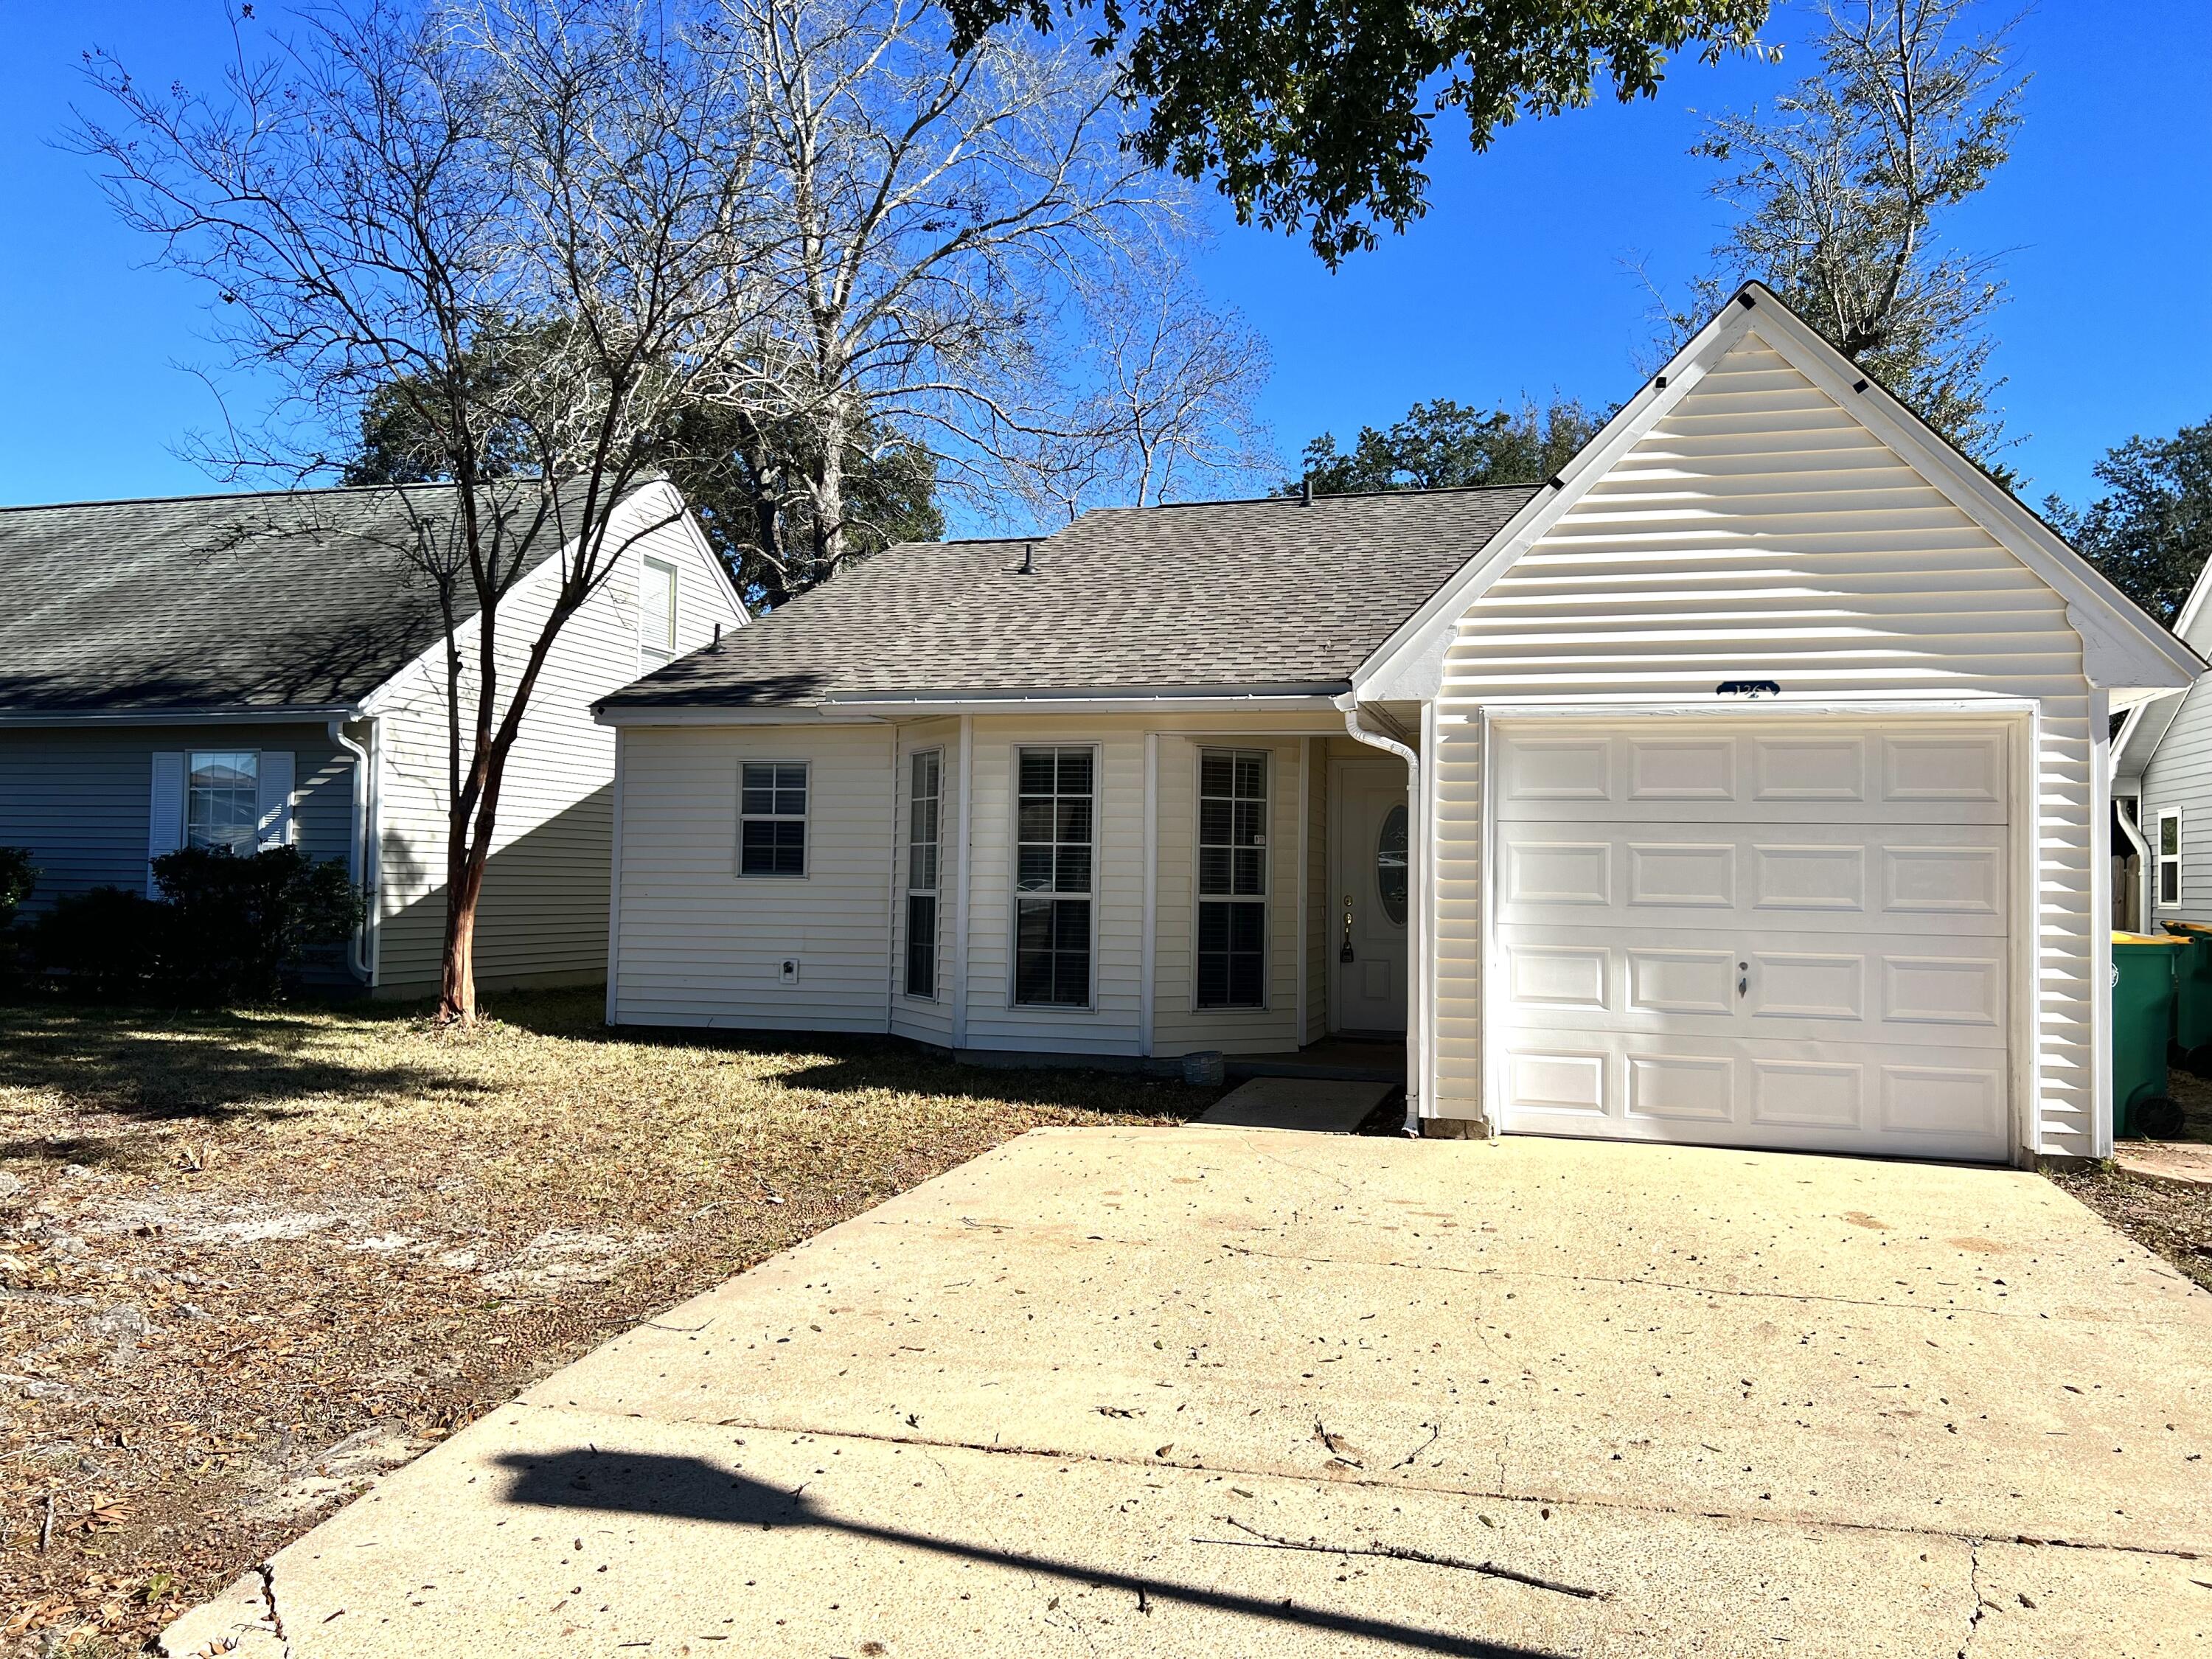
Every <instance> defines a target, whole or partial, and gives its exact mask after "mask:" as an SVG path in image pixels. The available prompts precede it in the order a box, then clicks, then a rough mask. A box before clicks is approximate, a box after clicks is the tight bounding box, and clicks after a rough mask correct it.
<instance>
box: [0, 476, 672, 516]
mask: <svg viewBox="0 0 2212 1659" xmlns="http://www.w3.org/2000/svg"><path fill="white" fill-rule="evenodd" d="M485 482H486V483H488V484H491V485H494V486H496V485H499V484H504V483H518V484H528V483H542V482H543V480H542V479H539V478H536V477H530V478H511V479H510V478H497V479H487V480H485ZM641 482H642V481H641ZM459 488H460V486H459V484H457V483H453V482H452V481H451V480H447V481H444V482H440V481H437V480H435V479H426V480H423V481H422V482H419V483H374V484H319V485H317V486H315V487H314V488H313V489H210V490H202V491H198V492H196V493H193V494H189V495H112V496H106V497H100V498H96V499H91V500H86V501H13V502H0V513H62V512H67V511H69V510H70V509H71V508H74V507H164V506H167V505H168V504H169V503H171V502H174V501H279V500H285V501H289V500H291V499H293V498H295V497H296V496H301V495H368V494H369V493H371V492H372V491H375V490H406V489H459Z"/></svg>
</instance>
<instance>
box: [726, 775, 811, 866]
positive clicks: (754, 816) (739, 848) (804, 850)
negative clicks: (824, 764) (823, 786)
mask: <svg viewBox="0 0 2212 1659" xmlns="http://www.w3.org/2000/svg"><path fill="white" fill-rule="evenodd" d="M748 766H796V767H797V768H799V770H800V772H801V773H802V774H804V775H805V779H806V785H805V787H806V810H805V811H804V812H800V813H798V814H796V815H795V816H794V815H793V814H792V813H789V812H748V811H745V768H747V767H748ZM737 784H738V834H737V845H736V846H735V848H732V851H733V852H734V853H735V854H736V863H737V876H738V880H739V881H807V880H811V879H812V878H813V875H814V763H813V762H811V761H807V760H799V759H796V758H790V759H786V758H782V757H770V756H766V755H749V756H746V757H744V758H743V759H741V760H739V761H738V778H737ZM748 822H758V823H794V822H795V823H798V824H799V868H798V870H797V871H796V872H793V871H788V870H748V869H746V868H745V825H746V823H748Z"/></svg>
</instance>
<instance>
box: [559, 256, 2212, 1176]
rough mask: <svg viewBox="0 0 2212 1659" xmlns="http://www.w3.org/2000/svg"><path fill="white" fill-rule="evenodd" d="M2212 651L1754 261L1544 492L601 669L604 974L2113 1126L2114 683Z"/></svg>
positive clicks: (1029, 555)
mask: <svg viewBox="0 0 2212 1659" xmlns="http://www.w3.org/2000/svg"><path fill="white" fill-rule="evenodd" d="M2201 671H2203V663H2202V662H2201V661H2200V659H2198V658H2197V655H2196V654H2195V653H2193V652H2192V651H2191V650H2190V649H2189V648H2188V647H2185V645H2183V644H2182V643H2181V642H2180V641H2178V640H2176V639H2175V638H2173V637H2172V635H2170V634H2168V633H2167V632H2166V629H2163V628H2161V627H2160V626H2159V625H2158V624H2157V623H2154V622H2153V621H2152V620H2151V619H2150V618H2149V617H2147V616H2145V615H2144V614H2143V613H2142V611H2139V610H2138V609H2137V608H2136V606H2135V605H2132V604H2130V602H2129V601H2128V600H2127V599H2125V598H2124V597H2123V596H2122V595H2121V594H2120V593H2119V592H2118V591H2117V590H2115V589H2114V588H2112V586H2110V585H2109V584H2108V583H2106V581H2105V580H2103V579H2102V578H2101V577H2100V576H2099V575H2097V574H2095V573H2094V572H2093V571H2092V570H2091V569H2090V568H2088V567H2087V565H2086V564H2085V563H2084V562H2082V561H2081V559H2080V558H2079V557H2078V556H2076V555H2075V553H2073V552H2072V551H2071V550H2069V548H2067V547H2066V546H2065V545H2064V544H2063V543H2062V542H2061V541H2060V540H2059V539H2058V538H2057V537H2056V536H2055V535H2054V534H2053V533H2052V532H2051V531H2050V530H2049V529H2048V528H2047V527H2045V526H2044V525H2043V524H2042V522H2041V521H2040V520H2038V519H2037V518H2035V517H2034V515H2033V514H2032V513H2028V512H2027V510H2026V509H2024V508H2023V507H2021V506H2020V504H2019V503H2018V502H2017V501H2015V500H2014V499H2013V498H2012V497H2011V496H2010V495H2008V494H2007V493H2006V492H2005V491H2004V490H2003V489H2001V488H1999V487H1998V486H1997V485H1996V484H1995V483H1993V482H1992V481H1991V480H1990V478H1989V477H1987V476H1985V475H1984V473H1983V472H1982V471H1979V470H1978V469H1977V468H1976V467H1974V466H1973V465H1971V464H1970V463H1968V462H1966V460H1965V459H1963V458H1962V457H1960V455H1959V454H1958V453H1956V452H1954V450H1952V449H1951V448H1949V447H1948V446H1946V445H1945V444H1943V443H1942V441H1939V440H1937V439H1936V437H1935V436H1934V435H1932V434H1930V433H1929V431H1928V430H1927V429H1926V428H1924V427H1923V426H1922V425H1921V424H1920V423H1919V422H1917V421H1916V420H1915V419H1914V418H1913V417H1912V416H1911V415H1909V414H1908V413H1906V412H1905V410H1904V409H1903V408H1902V407H1901V406H1900V405H1899V404H1897V403H1896V402H1895V401H1894V400H1893V399H1892V398H1890V397H1889V396H1888V395H1887V393H1886V392H1884V391H1883V390H1882V389H1881V387H1879V386H1875V385H1874V384H1872V383H1871V382H1870V381H1869V380H1867V379H1866V378H1865V377H1864V376H1863V375H1862V374H1860V373H1859V372H1858V371H1857V369H1855V368H1853V367H1852V366H1851V365H1850V363H1849V362H1847V361H1845V360H1844V358H1843V357H1841V356H1838V354H1837V353H1836V352H1834V351H1833V350H1832V349H1830V348H1829V347H1828V346H1827V345H1826V344H1825V343H1822V342H1821V340H1820V338H1819V337H1817V336H1815V335H1814V333H1813V331H1811V330H1810V329H1808V327H1806V326H1805V325H1804V324H1802V322H1801V321H1800V320H1799V319H1796V317H1794V316H1793V315H1791V314H1790V312H1789V311H1788V310H1787V309H1786V308H1785V307H1784V306H1783V305H1782V304H1781V303H1780V301H1778V300H1777V299H1776V298H1775V296H1774V295H1772V294H1771V293H1769V292H1768V291H1767V290H1765V289H1763V288H1760V287H1758V286H1756V285H1753V286H1750V287H1747V288H1746V289H1744V290H1742V292H1741V293H1740V294H1739V295H1736V296H1735V299H1734V300H1732V301H1731V302H1730V303H1729V305H1728V306H1727V307H1725V308H1724V310H1723V312H1722V313H1721V314H1720V315H1718V316H1717V317H1716V318H1714V319H1712V321H1711V323H1709V324H1708V325H1706V326H1705V328H1704V329H1703V330H1701V331H1699V333H1698V335H1697V336H1696V337H1694V338H1693V339H1692V340H1691V341H1690V342H1689V343H1688V344H1687V345H1686V346H1685V347H1684V348H1683V349H1682V350H1681V351H1680V353H1678V354H1677V355H1676V356H1675V357H1674V359H1673V361H1671V362H1668V364H1667V366H1666V367H1665V368H1664V369H1663V370H1662V372H1661V373H1659V374H1656V375H1655V376H1654V377H1653V378H1652V379H1651V380H1650V381H1649V382H1648V383H1646V384H1645V385H1644V386H1642V387H1641V388H1639V389H1638V391H1637V392H1636V393H1635V394H1634V395H1633V396H1632V398H1630V399H1629V400H1628V402H1627V403H1626V404H1625V405H1624V406H1623V407H1622V409H1621V410H1620V413H1619V414H1618V415H1617V416H1615V417H1614V418H1613V420H1612V421H1611V422H1610V423H1609V424H1607V426H1606V428H1604V429H1603V430H1602V431H1601V433H1599V435H1597V436H1596V437H1595V439H1593V440H1592V441H1591V442H1590V443H1589V446H1588V447H1586V448H1585V449H1584V450H1583V452H1582V453H1580V454H1578V455H1577V457H1576V458H1575V459H1574V460H1573V462H1572V463H1571V464H1570V465H1568V466H1566V467H1565V469H1564V470H1563V471H1561V473H1560V475H1559V477H1556V478H1553V479H1552V480H1550V481H1548V482H1547V483H1545V484H1543V485H1540V486H1536V487H1534V488H1514V489H1491V490H1476V491H1439V492H1433V493H1427V494H1405V495H1353V496H1337V497H1329V496H1321V497H1316V498H1313V499H1311V500H1310V501H1304V502H1302V501H1297V500H1290V499H1277V500H1267V501H1235V502H1218V503H1211V504H1204V505H1194V506H1188V507H1155V508H1149V509H1142V510H1133V511H1109V512H1097V513H1091V514H1089V515H1087V516H1085V517H1084V518H1083V519H1081V520H1079V521H1078V522H1076V523H1075V524H1073V525H1072V526H1069V527H1068V528H1066V529H1064V530H1062V531H1060V532H1058V533H1057V534H1055V535H1053V536H1050V537H1048V538H1043V539H1041V540H1038V541H1036V542H1035V543H1034V544H1030V543H1024V542H1018V541H1017V542H1004V541H983V542H978V541H964V542H952V543H947V544H941V545H908V546H901V547H897V548H895V549H892V550H890V551H888V552H886V553H884V555H882V556H879V557H878V558H876V559H873V560H871V561H869V562H866V563H865V564H862V565H860V567H859V568H856V569H854V570H852V571H850V572H848V573H847V574H842V575H841V576H840V577H838V578H837V579H836V580H834V581H832V582H830V583H829V584H827V585H826V586H823V588H821V589H820V590H818V591H817V592H813V593H811V594H808V595H806V596H805V597H804V598H802V599H799V600H797V601H795V602H793V604H791V605H787V606H786V607H784V608H783V609H781V610H780V611H775V612H773V613H771V614H769V616H767V617H763V618H762V619H760V620H759V621H757V622H756V623H755V624H754V625H753V626H752V627H750V628H748V629H745V630H744V631H743V632H742V633H739V634H736V635H726V636H725V637H724V639H723V640H722V641H721V643H720V646H719V647H713V648H710V649H708V650H707V651H704V652H702V653H695V654H693V655H691V656H690V657H688V658H686V659H683V660H682V661H680V662H678V663H676V664H673V665H671V666H669V667H668V668H665V669H663V670H661V671H659V672H658V673H655V674H652V675H649V676H647V677H646V678H643V679H641V680H640V681H639V682H637V683H636V684H633V685H631V686H629V687H627V688H625V689H624V690H622V691H620V692H617V693H616V694H614V695H613V696H610V697H608V698H606V699H605V700H604V701H603V702H602V703H601V704H600V714H599V718H600V719H601V720H604V721H605V722H606V723H607V724H609V725H610V726H612V727H613V728H614V729H615V730H616V731H617V732H618V733H619V736H620V744H619V748H618V750H617V771H616V854H615V866H616V879H615V885H614V894H613V915H612V927H611V948H610V956H609V973H608V979H609V983H608V993H607V1003H608V1018H609V1019H610V1020H611V1021H612V1022H614V1023H616V1024H622V1025H659V1026H733V1027H757V1028H772V1029H778V1030H862V1031H887V1032H892V1033H897V1034H900V1035H902V1036H908V1037H910V1038H913V1039H915V1040H917V1041H919V1042H926V1043H930V1044H933V1045H936V1046H938V1047H939V1048H947V1049H951V1050H953V1051H955V1052H956V1053H960V1054H973V1055H975V1056H977V1057H982V1058H991V1057H997V1058H1005V1057H1006V1056H1010V1055H1011V1056H1018V1055H1023V1054H1033V1055H1052V1056H1068V1055H1077V1054H1081V1055H1089V1056H1096V1057H1099V1058H1102V1059H1105V1060H1110V1061H1113V1062H1115V1063H1121V1064H1131V1065H1136V1064H1144V1063H1146V1061H1148V1060H1150V1061H1154V1062H1157V1061H1159V1060H1166V1059H1169V1058H1171V1057H1173V1056H1176V1055H1178V1054H1185V1053H1188V1052H1190V1051H1193V1050H1198V1049H1218V1050H1221V1051H1223V1052H1224V1053H1226V1054H1285V1053H1291V1052H1294V1051H1297V1050H1298V1049H1300V1048H1306V1047H1308V1046H1310V1045H1312V1044H1315V1043H1316V1042H1321V1041H1322V1040H1324V1039H1325V1038H1327V1037H1328V1036H1329V1035H1330V1034H1331V1033H1363V1032H1364V1033H1383V1032H1388V1033H1398V1032H1402V1033H1403V1037H1404V1042H1405V1049H1404V1054H1405V1060H1406V1074H1407V1113H1408V1118H1409V1127H1414V1126H1419V1127H1421V1128H1422V1129H1425V1131H1427V1132H1429V1133H1497V1132H1499V1131H1508V1132H1510V1131H1534V1132H1541V1133H1558V1134H1568V1135H1586V1136H1605V1137H1613V1138H1619V1139H1642V1140H1659V1141H1676V1142H1682V1141H1689V1142H1709V1143H1716V1144H1723V1145H1730V1146H1766V1147H1783V1148H1801V1149H1817V1150H1824V1151H1832V1152H1868V1153H1881V1154H1892V1155H1903V1156H1918V1157H1926V1158H1958V1159H1974V1160H1986V1161H1990V1162H2005V1161H2015V1160H2021V1159H2024V1158H2028V1157H2031V1156H2034V1155H2039V1154H2048V1155H2056V1156H2065V1157H2083V1156H2095V1155H2099V1154H2101V1153H2102V1152H2104V1151H2105V1149H2106V1146H2107V1145H2108V1144H2109V1139H2110V1124H2109V1117H2108V1113H2107V1111H2106V1109H2105V1107H2104V1105H2103V1103H2104V1101H2105V1098H2106V1093H2107V1089H2106V1079H2107V1078H2108V1075H2109V1072H2108V1067H2109V1065H2110V1041H2109V1009H2108V1006H2107V1002H2106V993H2105V986H2106V975H2107V972H2108V967H2109V939H2108V935H2107V933H2106V915H2107V911H2108V907H2109V895H2108V894H2107V891H2106V884H2107V882H2108V880H2109V868H2108V866H2107V863H2106V856H2105V851H2104V848H2105V842H2106V812H2107V808H2106V781H2107V778H2108V776H2109V772H2108V769H2107V764H2106V761H2107V755H2106V745H2107V734H2108V732H2109V731H2110V717H2111V714H2112V711H2114V710H2115V709H2118V708H2123V707H2125V706H2127V705H2128V704H2129V703H2130V702H2133V701H2134V700H2136V699H2139V698H2141V697H2142V696H2145V695H2147V694H2155V693H2158V692H2161V691H2166V690H2176V689H2179V688H2181V687H2185V686H2186V685H2188V684H2191V682H2192V681H2193V680H2194V679H2195V678H2196V677H2197V674H2198V673H2199V672H2201Z"/></svg>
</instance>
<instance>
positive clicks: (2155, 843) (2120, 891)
mask: <svg viewBox="0 0 2212 1659" xmlns="http://www.w3.org/2000/svg"><path fill="white" fill-rule="evenodd" d="M2208 577H2212V566H2208V567H2207V568H2206V569H2204V570H2202V571H2199V572H2198V573H2197V585H2196V586H2194V587H2192V588H2191V590H2190V592H2189V598H2188V599H2186V600H2185V601H2184V602H2183V605H2182V607H2181V611H2180V614H2179V616H2177V617H2175V618H2174V623H2173V631H2174V632H2175V633H2176V634H2177V635H2179V636H2180V638H2181V640H2182V641H2183V642H2184V643H2185V644H2186V645H2187V646H2189V647H2190V648H2191V650H2194V651H2197V652H2199V653H2203V652H2206V651H2208V650H2212V615H2208V614H2207V605H2206V594H2207V592H2208V587H2209V586H2212V584H2208V580H2207V578H2208ZM2206 686H2207V682H2206V681H2204V680H2198V681H2197V682H2196V683H2195V684H2192V685H2191V686H2190V687H2189V688H2188V689H2187V690H2182V691H2169V692H2166V693H2165V694H2164V695H2162V696H2157V697H2154V698H2151V699H2149V700H2148V701H2147V702H2139V703H2137V704H2136V706H2135V707H2134V708H2130V710H2129V711H2128V714H2127V719H2126V720H2125V721H2124V723H2123V724H2122V726H2120V729H2119V732H2118V734H2117V735H2116V736H2115V737H2114V738H2113V739H2112V800H2113V807H2114V812H2113V820H2112V821H2113V823H2114V825H2115V826H2116V832H2115V834H2114V836H2113V841H2112V878H2113V903H2112V922H2113V926H2115V927H2124V928H2129V929H2132V930H2136V931H2148V930H2150V929H2152V928H2155V927H2158V926H2159V924H2160V923H2161V922H2166V921H2212V698H2208V694H2207V691H2206Z"/></svg>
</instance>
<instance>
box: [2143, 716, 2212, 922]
mask: <svg viewBox="0 0 2212 1659" xmlns="http://www.w3.org/2000/svg"><path fill="white" fill-rule="evenodd" d="M2121 793H2125V790H2124V787H2123V790H2122V792H2121ZM2162 811H2164V812H2179V813H2180V814H2181V900H2180V902H2179V903H2177V904H2160V903H2158V902H2157V898H2158V885H2157V882H2156V880H2155V878H2154V879H2153V880H2152V883H2151V900H2152V907H2153V908H2152V911H2151V915H2152V919H2153V921H2154V922H2158V921H2206V920H2208V919H2212V679H2203V680H2199V681H2197V684H2195V685H2193V686H2191V688H2190V689H2189V690H2186V691H2185V692H2183V693H2182V694H2181V708H2180V709H2179V711H2178V712H2177V713H2176V714H2174V716H2173V723H2172V725H2171V726H2168V727H2166V736H2165V738H2163V739H2161V740H2160V743H2159V745H2158V747H2157V748H2156V749H2155V750H2153V751H2152V754H2151V757H2150V761H2149V763H2148V764H2147V765H2146V766H2145V767H2144V768H2143V772H2142V824H2141V827H2142V836H2143V839H2144V840H2145V841H2147V842H2150V843H2151V845H2152V851H2153V852H2154V854H2155V852H2156V850H2157V839H2158V815H2159V813H2160V812H2162Z"/></svg>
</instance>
